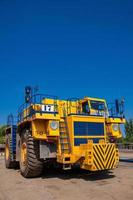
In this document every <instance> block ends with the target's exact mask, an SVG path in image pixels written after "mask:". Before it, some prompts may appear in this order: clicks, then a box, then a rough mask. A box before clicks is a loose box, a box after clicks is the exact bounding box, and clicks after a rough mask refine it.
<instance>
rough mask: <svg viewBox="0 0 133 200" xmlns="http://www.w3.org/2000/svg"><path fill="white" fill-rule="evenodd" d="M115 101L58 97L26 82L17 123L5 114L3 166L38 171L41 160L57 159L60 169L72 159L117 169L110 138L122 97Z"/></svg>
mask: <svg viewBox="0 0 133 200" xmlns="http://www.w3.org/2000/svg"><path fill="white" fill-rule="evenodd" d="M115 105H116V106H115V109H114V108H112V107H111V109H110V110H109V109H108V107H107V104H106V101H105V100H104V99H98V98H90V97H84V98H72V99H67V100H60V99H59V98H58V97H55V96H49V95H43V94H33V92H32V88H31V87H26V88H25V103H24V104H23V105H22V106H21V107H20V108H19V110H18V120H17V124H14V122H13V116H12V115H10V116H9V118H8V126H7V129H6V144H5V164H6V167H7V168H13V167H16V166H17V165H19V166H20V171H21V174H22V175H23V176H24V177H37V176H40V175H41V173H42V170H43V167H44V163H45V166H46V165H47V166H49V165H51V164H58V165H60V166H62V168H63V169H64V170H68V169H71V167H72V166H74V165H77V164H78V165H79V166H80V168H82V169H85V170H89V171H99V170H101V171H102V170H110V169H114V168H116V167H117V166H118V162H119V152H118V149H117V147H116V144H115V140H116V139H117V138H120V137H121V136H122V133H121V130H120V124H123V123H125V118H124V115H123V105H124V103H123V101H118V100H116V103H115ZM114 110H115V111H116V112H114ZM110 111H111V113H110Z"/></svg>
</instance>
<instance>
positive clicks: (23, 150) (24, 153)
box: [20, 142, 27, 165]
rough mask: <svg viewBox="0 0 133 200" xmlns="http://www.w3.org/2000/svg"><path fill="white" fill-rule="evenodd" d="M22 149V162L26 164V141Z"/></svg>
mask: <svg viewBox="0 0 133 200" xmlns="http://www.w3.org/2000/svg"><path fill="white" fill-rule="evenodd" d="M20 151H21V164H22V165H26V162H27V145H26V143H25V142H24V143H23V144H22V145H21V149H20Z"/></svg>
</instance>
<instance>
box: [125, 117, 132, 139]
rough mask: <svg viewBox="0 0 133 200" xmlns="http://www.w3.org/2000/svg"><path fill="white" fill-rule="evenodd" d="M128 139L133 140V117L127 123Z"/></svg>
mask: <svg viewBox="0 0 133 200" xmlns="http://www.w3.org/2000/svg"><path fill="white" fill-rule="evenodd" d="M125 131H126V138H125V139H126V141H127V142H133V119H129V120H128V121H126V124H125Z"/></svg>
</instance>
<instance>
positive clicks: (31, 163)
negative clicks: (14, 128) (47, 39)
mask: <svg viewBox="0 0 133 200" xmlns="http://www.w3.org/2000/svg"><path fill="white" fill-rule="evenodd" d="M42 170H43V162H42V161H41V160H39V143H38V141H35V140H34V139H33V138H32V136H31V133H30V132H29V131H25V132H24V133H22V135H21V141H20V171H21V174H22V175H23V176H24V177H25V178H31V177H38V176H40V175H41V173H42Z"/></svg>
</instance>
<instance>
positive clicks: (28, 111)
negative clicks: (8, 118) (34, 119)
mask: <svg viewBox="0 0 133 200" xmlns="http://www.w3.org/2000/svg"><path fill="white" fill-rule="evenodd" d="M46 98H48V99H53V100H54V103H53V105H54V111H53V113H54V114H57V111H58V105H57V100H58V97H57V96H53V95H47V94H35V95H33V96H32V97H31V98H30V99H29V102H28V103H24V104H22V105H21V106H20V107H19V109H18V122H21V121H23V120H24V119H26V118H28V117H29V116H32V114H34V113H35V112H38V113H43V111H42V110H37V111H35V110H34V109H33V105H35V104H39V105H46V104H44V103H43V100H45V99H46Z"/></svg>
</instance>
